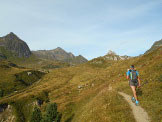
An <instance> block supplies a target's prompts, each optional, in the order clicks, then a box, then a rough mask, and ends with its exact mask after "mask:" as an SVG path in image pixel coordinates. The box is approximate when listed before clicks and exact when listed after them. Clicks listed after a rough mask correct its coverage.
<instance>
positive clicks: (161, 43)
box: [145, 39, 162, 54]
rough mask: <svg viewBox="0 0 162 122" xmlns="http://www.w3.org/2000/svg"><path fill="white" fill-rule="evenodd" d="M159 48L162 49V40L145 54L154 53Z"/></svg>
mask: <svg viewBox="0 0 162 122" xmlns="http://www.w3.org/2000/svg"><path fill="white" fill-rule="evenodd" d="M159 47H162V39H161V40H159V41H156V42H155V43H154V44H153V45H152V46H151V48H150V49H149V50H147V51H146V52H145V54H147V53H150V52H152V51H153V50H155V49H157V48H159Z"/></svg>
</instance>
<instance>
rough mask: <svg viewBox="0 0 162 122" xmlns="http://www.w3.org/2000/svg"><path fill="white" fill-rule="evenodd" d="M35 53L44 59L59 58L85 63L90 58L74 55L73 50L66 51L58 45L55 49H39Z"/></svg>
mask: <svg viewBox="0 0 162 122" xmlns="http://www.w3.org/2000/svg"><path fill="white" fill-rule="evenodd" d="M32 53H33V54H34V55H36V56H37V57H39V58H42V59H51V60H58V61H63V62H68V63H79V64H80V63H84V62H87V61H88V60H87V59H86V58H84V57H83V56H81V55H79V56H74V55H73V54H72V53H71V52H69V53H68V52H66V51H65V50H64V49H62V48H61V47H57V48H56V49H53V50H38V51H32Z"/></svg>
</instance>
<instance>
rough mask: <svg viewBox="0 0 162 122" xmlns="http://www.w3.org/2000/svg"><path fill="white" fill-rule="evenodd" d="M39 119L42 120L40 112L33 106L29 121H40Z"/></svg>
mask: <svg viewBox="0 0 162 122" xmlns="http://www.w3.org/2000/svg"><path fill="white" fill-rule="evenodd" d="M41 120H42V113H41V111H40V109H39V108H37V107H35V108H34V111H33V113H32V116H31V120H30V122H40V121H41Z"/></svg>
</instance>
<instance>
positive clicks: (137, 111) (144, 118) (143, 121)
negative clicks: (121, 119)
mask: <svg viewBox="0 0 162 122" xmlns="http://www.w3.org/2000/svg"><path fill="white" fill-rule="evenodd" d="M118 93H119V94H120V95H122V96H123V97H124V99H125V100H126V101H127V102H128V103H129V105H130V107H131V109H132V112H133V115H134V118H135V119H136V121H137V122H150V119H149V117H148V114H147V113H146V111H145V110H144V109H143V108H142V107H140V106H136V105H135V104H134V103H133V102H132V100H131V96H129V95H127V94H125V93H123V92H118Z"/></svg>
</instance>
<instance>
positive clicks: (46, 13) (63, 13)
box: [0, 0, 162, 59]
mask: <svg viewBox="0 0 162 122" xmlns="http://www.w3.org/2000/svg"><path fill="white" fill-rule="evenodd" d="M9 32H14V33H15V34H16V35H18V36H19V37H20V38H21V39H23V40H24V41H25V42H27V44H28V45H29V47H30V49H31V50H42V49H47V50H48V49H54V48H56V47H62V48H63V49H65V50H66V51H68V52H72V53H74V54H75V55H79V54H81V55H83V56H85V57H86V58H87V59H92V58H95V57H98V56H103V55H105V54H106V53H107V52H108V50H113V51H115V52H116V53H117V54H120V55H130V56H137V55H139V54H142V53H144V52H145V51H146V50H147V49H149V48H150V47H151V45H152V44H153V43H154V42H155V41H157V40H160V39H162V0H0V36H4V35H6V34H7V33H9Z"/></svg>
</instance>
